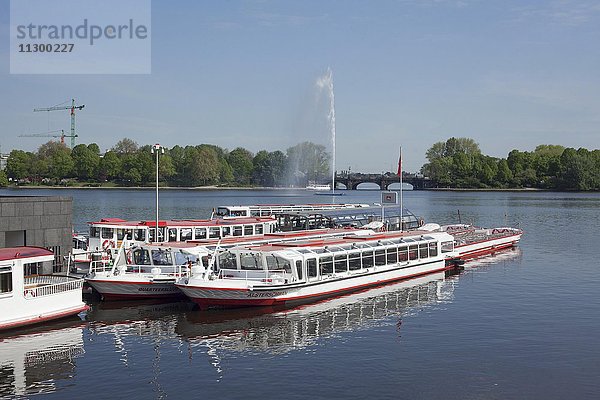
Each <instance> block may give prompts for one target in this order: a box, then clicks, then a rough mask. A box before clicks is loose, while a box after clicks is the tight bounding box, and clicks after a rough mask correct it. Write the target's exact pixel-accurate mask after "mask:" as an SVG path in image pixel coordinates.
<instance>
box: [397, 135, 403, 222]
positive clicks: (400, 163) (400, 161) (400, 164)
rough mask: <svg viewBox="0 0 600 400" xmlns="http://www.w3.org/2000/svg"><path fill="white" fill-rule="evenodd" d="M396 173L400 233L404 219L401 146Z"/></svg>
mask: <svg viewBox="0 0 600 400" xmlns="http://www.w3.org/2000/svg"><path fill="white" fill-rule="evenodd" d="M398 172H399V173H400V232H402V221H403V219H404V218H403V217H404V215H403V214H404V206H403V204H402V146H400V160H399V161H398Z"/></svg>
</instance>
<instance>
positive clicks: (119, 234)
mask: <svg viewBox="0 0 600 400" xmlns="http://www.w3.org/2000/svg"><path fill="white" fill-rule="evenodd" d="M124 237H125V230H124V229H117V240H123V238H124Z"/></svg>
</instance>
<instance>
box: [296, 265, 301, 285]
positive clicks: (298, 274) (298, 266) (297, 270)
mask: <svg viewBox="0 0 600 400" xmlns="http://www.w3.org/2000/svg"><path fill="white" fill-rule="evenodd" d="M296 275H297V277H298V280H299V281H301V280H302V261H300V260H297V261H296Z"/></svg>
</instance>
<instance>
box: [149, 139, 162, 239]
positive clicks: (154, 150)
mask: <svg viewBox="0 0 600 400" xmlns="http://www.w3.org/2000/svg"><path fill="white" fill-rule="evenodd" d="M150 152H151V153H152V154H156V226H155V228H154V241H155V242H158V155H159V154H165V148H164V147H162V146H161V145H160V144H158V143H156V144H155V145H154V146H152V147H151V148H150Z"/></svg>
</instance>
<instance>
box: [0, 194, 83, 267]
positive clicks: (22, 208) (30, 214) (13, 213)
mask: <svg viewBox="0 0 600 400" xmlns="http://www.w3.org/2000/svg"><path fill="white" fill-rule="evenodd" d="M72 208H73V201H72V199H71V198H70V197H58V196H39V197H38V196H0V248H1V247H9V246H8V245H14V244H15V241H19V240H21V239H20V238H24V241H25V243H23V244H24V245H26V246H41V247H46V248H49V249H50V250H52V251H54V252H55V254H56V255H57V261H58V262H59V263H60V262H62V256H65V255H68V254H69V252H70V251H71V245H72V231H73V223H72ZM23 231H25V232H24V235H23V234H22V232H23ZM7 242H8V243H7ZM48 272H50V271H44V273H48Z"/></svg>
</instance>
